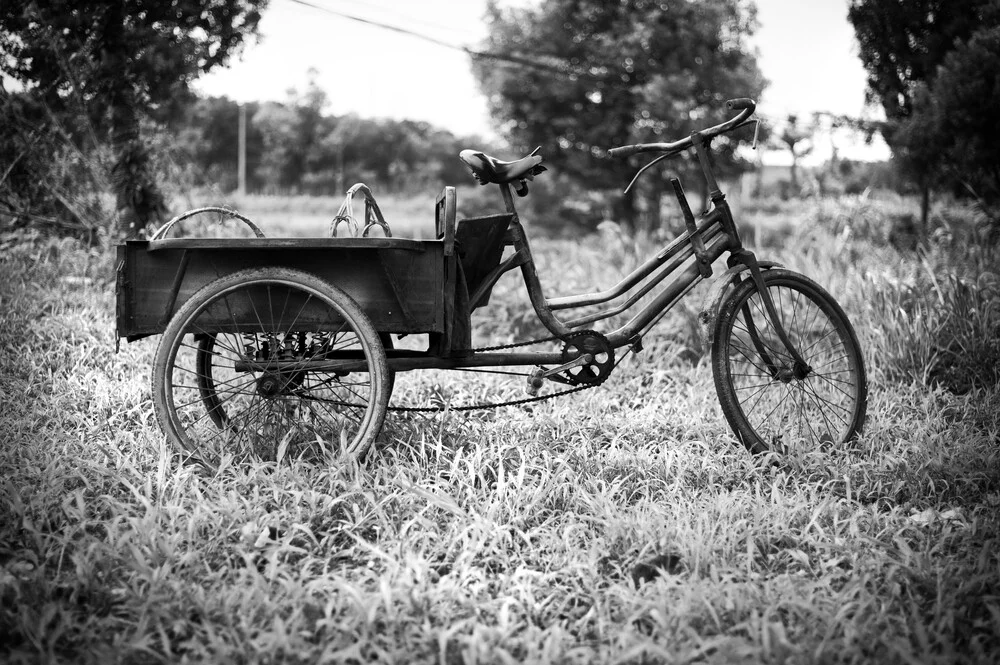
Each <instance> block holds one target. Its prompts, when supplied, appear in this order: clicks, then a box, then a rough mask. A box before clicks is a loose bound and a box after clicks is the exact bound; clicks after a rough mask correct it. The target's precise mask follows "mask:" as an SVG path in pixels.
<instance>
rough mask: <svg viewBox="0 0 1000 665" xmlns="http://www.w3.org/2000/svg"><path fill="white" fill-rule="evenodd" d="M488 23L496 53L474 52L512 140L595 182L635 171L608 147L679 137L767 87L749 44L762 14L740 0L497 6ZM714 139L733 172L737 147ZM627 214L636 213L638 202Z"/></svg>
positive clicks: (586, 0)
mask: <svg viewBox="0 0 1000 665" xmlns="http://www.w3.org/2000/svg"><path fill="white" fill-rule="evenodd" d="M487 21H488V23H489V25H490V36H489V38H488V39H487V44H486V47H487V50H488V51H489V52H492V53H496V54H499V55H500V57H501V59H500V60H496V59H484V58H479V59H477V60H476V61H475V63H474V71H475V74H476V76H477V78H478V80H479V82H480V86H481V88H482V89H483V90H484V92H485V93H486V94H487V96H488V98H489V101H490V109H491V112H492V114H493V115H494V117H495V118H496V119H497V120H498V121H500V122H501V123H502V128H503V130H504V132H505V133H506V135H507V137H508V138H509V139H510V140H511V141H512V143H513V144H514V145H516V146H517V147H519V148H521V149H530V148H533V147H534V146H536V145H541V146H542V153H543V154H544V155H545V157H546V159H547V160H548V161H550V162H558V164H559V168H560V170H561V171H563V172H565V173H570V174H572V175H574V176H575V177H577V178H578V179H580V180H581V181H582V182H583V183H584V184H585V185H586V186H588V187H593V188H598V189H608V188H621V186H622V185H623V184H625V183H627V182H628V181H629V179H630V178H631V176H632V174H633V173H634V171H635V169H634V167H633V166H630V165H629V164H627V163H624V162H615V161H609V160H606V159H605V158H604V156H605V152H604V151H605V150H606V149H607V148H610V147H613V146H618V145H624V144H628V143H635V142H640V141H666V140H673V139H676V138H680V137H683V136H685V135H687V134H689V133H690V132H691V131H693V130H695V129H699V128H703V127H706V126H708V125H710V124H714V123H715V122H718V121H721V120H722V118H723V117H724V116H725V114H726V111H725V109H724V104H723V102H724V100H725V99H728V98H733V97H757V96H759V93H760V92H761V90H762V88H763V78H762V76H761V74H760V71H759V70H758V68H757V63H756V58H755V54H754V53H753V51H752V50H751V49H750V47H749V46H748V44H747V41H746V40H747V38H748V37H749V36H750V35H751V34H752V32H753V29H754V27H755V11H754V7H753V5H752V3H749V2H746V1H744V0H707V1H705V2H697V3H695V2H685V1H678V0H672V1H665V0H661V1H658V2H651V1H647V0H622V1H621V2H614V3H610V2H602V1H600V0H546V1H545V2H543V3H542V4H541V5H540V6H537V7H534V6H532V7H526V8H518V9H510V8H508V9H501V8H500V7H498V6H497V4H496V3H495V2H490V3H489V5H488V15H487ZM717 147H719V148H720V149H721V150H720V152H721V159H720V166H721V167H722V168H723V169H724V170H729V171H732V170H733V165H734V162H733V159H732V155H733V147H734V143H733V142H732V141H727V140H725V139H720V140H719V145H718V146H717ZM674 166H675V167H677V166H678V164H674ZM656 185H657V186H655V187H654V188H653V191H652V192H651V193H652V196H653V197H654V198H655V199H658V196H659V192H660V191H661V190H662V183H656ZM653 207H655V208H658V204H656V203H654V206H653ZM620 213H621V215H622V217H623V219H624V221H626V222H631V221H632V220H633V218H634V207H633V201H632V199H631V198H628V197H626V198H625V199H624V200H623V203H622V209H621V211H620Z"/></svg>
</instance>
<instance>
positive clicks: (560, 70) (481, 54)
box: [289, 0, 614, 82]
mask: <svg viewBox="0 0 1000 665" xmlns="http://www.w3.org/2000/svg"><path fill="white" fill-rule="evenodd" d="M289 1H290V2H293V3H295V4H297V5H302V6H304V7H309V8H311V9H316V10H318V11H321V12H325V13H327V14H332V15H333V16H338V17H340V18H344V19H348V20H350V21H356V22H358V23H363V24H365V25H370V26H373V27H376V28H381V29H383V30H390V31H392V32H396V33H399V34H402V35H407V36H409V37H415V38H417V39H422V40H424V41H426V42H430V43H431V44H434V45H436V46H441V47H442V48H447V49H451V50H454V51H461V52H462V53H464V54H466V55H467V56H469V57H471V58H473V59H483V60H495V61H499V62H507V63H511V64H515V65H520V66H522V67H529V68H531V69H536V70H539V71H542V72H548V73H551V74H558V75H559V76H563V77H572V76H575V77H577V78H582V79H588V80H592V81H598V82H607V81H609V80H611V81H613V80H614V78H611V77H601V76H595V75H594V74H591V73H590V72H588V71H585V70H581V69H578V68H574V67H572V66H568V65H567V66H562V67H560V66H557V65H549V64H546V63H544V62H538V61H536V60H531V59H529V58H522V57H520V56H516V55H510V54H507V53H493V52H490V51H479V50H476V49H473V48H469V47H468V46H462V45H459V44H453V43H450V42H446V41H443V40H441V39H438V38H436V37H432V36H430V35H427V34H424V33H421V32H417V31H415V30H409V29H407V28H401V27H399V26H398V25H392V24H391V23H384V22H382V21H376V20H374V19H369V18H365V17H363V16H357V15H356V14H348V13H347V12H342V11H338V10H336V9H330V8H329V7H324V6H322V5H317V4H314V3H312V2H308V1H307V0H289ZM547 57H556V56H547Z"/></svg>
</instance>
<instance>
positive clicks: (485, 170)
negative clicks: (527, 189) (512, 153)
mask: <svg viewBox="0 0 1000 665" xmlns="http://www.w3.org/2000/svg"><path fill="white" fill-rule="evenodd" d="M536 152H538V148H535V149H534V150H532V151H531V154H530V155H528V156H527V157H522V158H521V159H517V160H514V161H513V162H501V161H500V160H499V159H497V158H496V157H490V156H489V155H487V154H486V153H485V152H480V151H478V150H463V151H462V152H460V153H459V154H458V156H459V158H460V159H461V160H462V161H463V162H465V164H466V166H468V167H469V168H470V169H471V170H472V175H473V176H474V177H475V178H476V180H478V181H479V184H480V185H486V184H489V183H491V182H492V183H495V184H497V185H502V184H504V183H507V182H512V181H514V180H524V179H526V180H531V179H532V178H534V177H535V176H536V175H538V174H539V173H541V172H542V171H544V170H545V167H544V166H541V163H542V156H541V155H536V154H535V153H536Z"/></svg>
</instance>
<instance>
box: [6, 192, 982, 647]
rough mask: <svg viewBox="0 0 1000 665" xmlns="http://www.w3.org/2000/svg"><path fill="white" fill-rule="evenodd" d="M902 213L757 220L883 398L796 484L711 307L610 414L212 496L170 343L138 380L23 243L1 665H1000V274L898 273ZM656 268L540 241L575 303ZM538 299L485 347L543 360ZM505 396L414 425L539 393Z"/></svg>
mask: <svg viewBox="0 0 1000 665" xmlns="http://www.w3.org/2000/svg"><path fill="white" fill-rule="evenodd" d="M321 207H322V208H323V210H325V207H324V206H321ZM907 210H908V207H907V204H906V203H905V202H901V201H895V200H893V201H882V202H876V201H869V200H867V199H864V198H854V199H842V200H839V201H824V202H819V203H809V204H803V203H797V204H794V206H792V207H788V206H787V205H785V204H780V203H773V204H767V205H758V206H756V207H753V206H751V205H749V204H746V205H745V206H744V211H745V212H746V213H747V215H748V219H751V220H753V221H754V223H753V225H752V228H753V231H751V232H749V233H748V237H751V238H753V240H754V242H755V243H756V244H757V246H758V247H757V249H758V253H759V254H760V255H761V256H762V257H764V258H774V259H777V260H780V261H782V262H784V263H786V264H787V265H788V266H789V267H790V268H793V269H796V270H800V271H802V272H804V273H806V274H808V275H809V276H811V277H813V278H814V279H816V280H817V281H818V282H820V283H821V284H823V285H824V286H826V288H827V289H828V290H830V291H831V292H832V293H833V294H834V295H835V296H836V297H837V298H838V299H839V300H840V301H841V303H842V304H843V306H844V308H845V309H846V311H847V312H848V314H849V316H850V317H851V318H852V320H853V322H854V324H855V327H856V328H857V329H858V334H859V337H860V339H861V342H862V346H863V348H864V349H865V353H866V359H867V363H868V368H869V374H870V382H871V396H870V404H869V409H868V412H869V422H868V427H867V431H866V433H865V435H864V436H863V438H862V439H861V440H860V441H858V442H857V443H856V444H854V445H851V446H835V447H832V448H831V449H827V450H822V451H820V450H797V451H792V452H790V453H789V454H788V455H787V456H784V457H782V458H780V459H776V458H764V459H755V458H752V457H751V456H750V455H748V454H747V453H746V451H745V450H744V449H743V448H742V447H741V446H739V445H737V444H736V443H735V440H734V438H733V436H732V435H731V433H730V432H729V430H728V428H727V426H726V424H725V421H724V419H723V417H722V414H721V411H720V409H719V407H718V404H717V399H716V397H715V392H714V388H713V385H712V377H711V370H710V366H709V362H708V358H707V356H706V354H705V352H704V349H703V348H702V346H701V344H700V341H699V339H698V337H697V329H696V325H695V322H696V314H697V312H698V311H699V305H700V301H699V298H698V294H693V295H692V296H691V297H690V298H689V300H688V301H687V303H686V304H685V306H683V307H681V308H678V310H677V311H676V313H675V314H673V315H671V316H670V317H669V318H668V319H666V320H664V322H663V323H662V324H661V326H660V328H659V329H657V330H656V331H655V333H654V334H653V335H651V336H650V337H648V338H647V339H646V340H645V350H644V351H643V352H642V353H641V354H640V355H639V356H638V357H636V358H628V359H626V360H625V361H624V362H623V363H622V365H621V366H620V367H619V368H618V371H617V372H616V373H615V375H614V376H612V378H611V379H610V380H609V381H608V382H607V383H606V384H605V385H604V386H602V387H601V388H599V389H597V390H590V391H586V392H583V393H580V394H578V395H574V396H570V397H566V398H562V399H561V400H559V401H551V402H542V403H538V404H534V405H531V406H530V407H520V408H517V407H505V408H502V409H498V410H490V411H484V412H478V413H474V414H471V415H468V414H456V413H453V412H452V413H447V414H443V415H434V416H423V415H401V414H396V415H390V422H389V423H388V424H387V426H386V430H385V433H384V435H383V437H382V442H381V443H382V445H381V448H380V449H379V450H378V451H377V452H376V453H375V454H373V455H372V456H371V457H369V459H368V460H367V461H366V462H365V463H364V464H363V465H346V466H336V467H325V466H317V465H315V464H305V463H301V462H295V461H292V462H285V463H283V464H281V465H275V464H273V463H259V464H257V465H254V466H249V467H239V468H235V467H232V466H230V467H227V468H223V469H221V470H220V471H219V472H218V473H216V474H214V475H206V474H204V473H199V471H198V470H197V469H195V468H191V467H186V466H181V465H179V464H178V463H177V457H176V455H175V454H174V451H172V450H170V449H168V448H167V447H166V445H165V442H164V438H163V436H162V434H161V433H160V430H159V428H158V426H157V425H156V422H155V419H154V417H153V412H152V403H151V398H150V393H149V374H150V368H151V360H152V355H153V353H154V350H155V346H156V340H155V339H153V340H143V341H140V342H137V343H134V344H128V345H125V344H123V345H122V347H121V351H120V352H119V353H116V352H115V340H114V318H113V316H114V282H113V279H112V274H113V262H112V258H111V254H110V253H109V251H108V250H107V249H101V248H94V249H87V248H83V247H80V246H78V245H76V244H73V243H70V242H62V241H54V240H49V239H45V238H41V237H30V236H24V235H19V236H13V235H7V236H0V246H2V249H0V446H2V448H0V661H3V662H74V663H75V662H95V663H96V662H99V663H114V662H122V663H133V662H135V663H145V662H180V661H186V662H211V663H272V662H273V663H286V662H288V663H295V662H302V663H317V662H330V663H363V662H396V663H442V664H447V665H454V664H459V663H520V662H531V663H765V662H766V663H812V662H820V663H960V662H981V663H989V662H996V659H997V658H998V656H1000V407H998V405H1000V387H998V384H1000V379H998V372H1000V369H998V367H1000V281H998V277H997V274H996V272H997V265H998V264H1000V261H998V255H997V253H996V251H995V250H989V249H986V248H984V246H983V245H982V243H979V242H977V241H975V239H974V238H973V237H972V236H971V235H970V233H971V231H970V230H969V229H970V224H971V222H969V220H968V219H967V218H966V217H967V216H966V217H963V216H962V215H961V214H959V213H957V212H955V213H953V212H950V211H938V213H937V215H936V218H935V219H936V222H935V225H936V230H935V234H934V241H933V243H932V244H931V245H930V246H929V247H928V248H926V249H924V250H922V251H920V252H914V251H910V250H908V249H897V246H904V245H905V243H901V242H900V241H899V239H898V237H896V236H894V233H896V232H895V231H893V230H892V229H893V228H894V220H897V219H898V218H899V217H900V215H902V214H904V213H906V211H907ZM316 214H317V215H319V214H321V213H316ZM428 219H430V216H429V215H428ZM290 223H293V222H290ZM897 236H898V234H897ZM649 247H650V244H649V242H648V239H641V240H633V239H627V238H623V237H622V236H620V235H616V234H614V233H613V232H611V233H610V234H609V235H606V236H605V237H603V238H599V237H588V238H584V239H582V241H581V242H580V243H578V244H572V243H570V242H569V241H564V240H559V241H555V240H552V241H544V240H539V241H536V252H537V253H538V255H539V261H540V263H541V269H542V274H543V281H544V283H545V285H546V286H547V287H550V289H551V291H552V292H553V293H564V294H565V293H572V292H576V291H579V290H582V289H592V288H594V287H597V286H602V285H603V286H607V285H609V284H611V283H613V282H614V281H615V280H616V279H617V277H618V276H619V275H621V274H622V273H623V272H627V271H628V270H629V269H630V267H631V266H633V265H635V264H636V262H637V261H641V260H642V259H643V258H644V257H645V256H647V255H648V254H649V249H648V248H649ZM567 265H568V266H569V267H568V268H566V267H565V266H567ZM520 293H521V289H520V288H519V287H518V285H517V284H516V283H515V280H514V279H513V278H505V280H504V281H503V282H502V283H501V284H500V285H498V288H497V289H496V291H495V294H494V298H493V302H492V303H491V306H490V308H489V309H488V310H487V311H486V312H485V313H483V312H480V313H479V314H478V315H477V316H478V320H477V328H476V337H475V341H476V342H477V343H487V342H490V341H497V342H505V341H511V340H513V339H523V338H527V337H530V336H532V335H534V334H535V333H537V332H539V329H538V326H537V324H535V323H533V319H532V316H531V315H530V308H529V306H528V304H527V302H526V299H525V298H523V296H521V295H519V294H520ZM483 376H484V375H480V374H477V375H465V374H461V373H458V374H454V375H451V374H449V375H439V374H435V373H426V374H421V373H415V374H413V375H411V376H406V377H401V378H400V382H399V384H398V385H397V389H396V394H395V395H394V398H393V402H394V403H395V404H419V403H423V402H425V401H427V400H428V399H449V400H453V401H454V403H455V404H460V403H467V402H473V401H480V400H483V399H505V398H511V397H520V396H523V394H524V393H523V388H522V384H523V381H522V380H519V379H510V378H508V379H504V378H500V377H494V378H487V379H483Z"/></svg>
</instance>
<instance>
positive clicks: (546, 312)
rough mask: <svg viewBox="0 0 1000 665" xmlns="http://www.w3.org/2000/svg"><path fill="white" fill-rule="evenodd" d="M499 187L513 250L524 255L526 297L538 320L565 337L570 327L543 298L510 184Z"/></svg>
mask: <svg viewBox="0 0 1000 665" xmlns="http://www.w3.org/2000/svg"><path fill="white" fill-rule="evenodd" d="M499 187H500V191H501V193H502V194H503V200H504V203H505V204H506V206H507V212H509V213H510V214H511V219H510V227H509V228H508V233H509V234H510V237H511V240H512V241H513V245H514V251H515V252H517V253H518V254H520V255H521V256H523V257H524V258H523V260H522V261H521V277H522V278H523V279H524V286H525V288H526V289H527V290H528V298H529V300H531V306H532V308H533V309H534V310H535V314H537V315H538V320H539V321H541V322H542V324H543V325H544V326H545V327H546V328H547V329H548V330H549V331H550V332H551V333H552V334H553V335H556V336H557V337H565V336H566V335H568V334H569V333H570V329H569V328H567V327H566V324H564V323H563V322H562V321H560V320H559V319H557V318H556V317H555V315H554V314H553V313H552V308H551V307H549V303H548V301H547V300H546V299H545V294H544V293H542V283H541V281H540V280H539V279H538V271H537V270H535V259H534V257H533V256H532V255H531V247H530V246H529V244H528V236H527V234H526V233H525V232H524V226H522V225H521V219H520V218H519V217H518V216H517V210H516V209H515V208H514V197H513V195H512V194H511V191H510V184H509V183H504V184H502V185H499Z"/></svg>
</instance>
